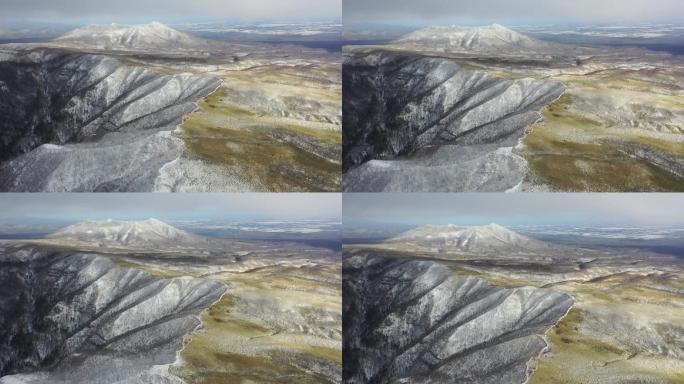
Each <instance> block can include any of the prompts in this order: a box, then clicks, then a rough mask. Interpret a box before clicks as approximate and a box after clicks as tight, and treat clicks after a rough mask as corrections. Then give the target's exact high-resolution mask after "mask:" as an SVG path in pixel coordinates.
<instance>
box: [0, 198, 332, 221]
mask: <svg viewBox="0 0 684 384" xmlns="http://www.w3.org/2000/svg"><path fill="white" fill-rule="evenodd" d="M341 209H342V208H341V195H340V194H337V193H235V194H228V193H198V194H193V193H168V194H167V193H44V194H41V193H3V194H0V223H2V222H8V221H10V222H12V221H17V220H24V219H41V218H45V219H51V220H60V219H63V220H66V221H74V220H75V221H78V220H84V219H107V218H113V219H123V220H125V219H136V220H137V219H146V218H149V217H155V218H158V219H160V220H180V219H283V220H287V219H291V220H303V219H335V218H336V219H338V220H339V218H340V216H341Z"/></svg>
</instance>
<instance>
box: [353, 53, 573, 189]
mask: <svg viewBox="0 0 684 384" xmlns="http://www.w3.org/2000/svg"><path fill="white" fill-rule="evenodd" d="M564 90H565V88H564V86H563V85H562V84H560V83H557V82H551V81H543V80H534V79H515V80H509V79H501V78H496V77H494V76H491V75H488V74H484V73H481V72H475V71H470V70H466V69H463V68H462V67H461V66H460V65H458V64H456V63H454V62H453V61H450V60H448V59H441V58H429V57H421V56H411V55H404V54H396V53H389V52H382V51H371V52H364V51H359V52H354V53H351V54H350V56H349V57H348V58H347V60H346V61H345V63H344V66H343V93H344V95H345V97H344V99H343V126H344V127H345V128H344V139H343V150H344V159H343V167H344V170H345V175H344V184H343V187H344V190H346V191H369V192H370V191H504V190H508V189H511V188H514V187H516V186H517V185H518V184H519V183H520V182H521V181H522V180H523V178H524V176H525V174H526V171H527V165H526V162H525V161H524V159H523V158H522V157H520V156H518V155H516V154H514V153H512V149H513V147H515V146H516V145H518V141H519V140H520V139H521V138H522V137H523V136H524V134H525V128H526V127H528V126H530V125H531V124H533V123H535V122H537V121H538V120H539V119H540V118H541V115H540V114H539V112H538V111H539V110H540V109H542V108H543V107H545V106H546V105H548V104H550V103H551V102H552V101H554V100H556V99H557V98H558V97H560V96H561V95H562V94H563V92H564Z"/></svg>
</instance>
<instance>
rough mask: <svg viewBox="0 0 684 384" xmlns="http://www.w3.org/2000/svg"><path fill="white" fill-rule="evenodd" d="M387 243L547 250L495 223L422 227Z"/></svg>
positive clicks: (450, 248)
mask: <svg viewBox="0 0 684 384" xmlns="http://www.w3.org/2000/svg"><path fill="white" fill-rule="evenodd" d="M389 241H390V242H407V243H412V244H416V245H420V246H427V247H431V248H435V247H438V248H441V249H446V250H460V251H473V252H487V251H495V250H496V251H500V250H508V251H521V250H536V249H541V248H548V245H547V244H546V243H544V242H542V241H539V240H535V239H532V238H529V237H527V236H524V235H521V234H519V233H517V232H515V231H512V230H510V229H508V228H506V227H504V226H501V225H499V224H495V223H491V224H487V225H481V226H470V227H469V226H460V225H455V224H447V225H425V226H422V227H418V228H415V229H412V230H410V231H407V232H404V233H402V234H400V235H398V236H396V237H394V238H392V239H390V240H389Z"/></svg>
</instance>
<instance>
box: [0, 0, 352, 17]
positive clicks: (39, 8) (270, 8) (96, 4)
mask: <svg viewBox="0 0 684 384" xmlns="http://www.w3.org/2000/svg"><path fill="white" fill-rule="evenodd" d="M198 17H211V18H214V19H222V18H225V19H231V20H295V19H296V20H309V19H316V20H321V19H325V20H327V19H338V20H339V19H340V18H341V17H342V0H192V1H189V0H0V19H5V20H8V19H22V20H51V21H59V22H70V21H75V20H78V21H81V20H110V21H126V20H159V21H169V20H179V19H193V18H198Z"/></svg>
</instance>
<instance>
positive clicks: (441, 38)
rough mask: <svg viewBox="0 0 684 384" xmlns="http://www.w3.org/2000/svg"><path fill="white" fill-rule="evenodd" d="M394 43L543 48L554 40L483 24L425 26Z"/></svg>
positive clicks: (446, 47)
mask: <svg viewBox="0 0 684 384" xmlns="http://www.w3.org/2000/svg"><path fill="white" fill-rule="evenodd" d="M397 43H405V44H420V45H423V46H426V47H430V48H435V49H443V50H446V51H468V52H489V51H499V52H501V51H503V52H516V51H535V52H541V51H547V50H549V49H551V48H553V46H554V44H552V43H548V42H545V41H542V40H539V39H535V38H533V37H530V36H527V35H524V34H522V33H518V32H516V31H514V30H512V29H509V28H506V27H504V26H502V25H498V24H492V25H488V26H485V27H474V28H469V27H458V26H451V27H427V28H423V29H420V30H418V31H415V32H412V33H409V34H408V35H406V36H403V37H402V38H400V39H399V40H397Z"/></svg>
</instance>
